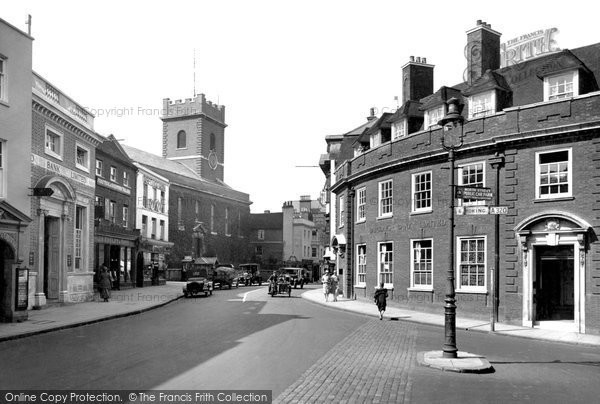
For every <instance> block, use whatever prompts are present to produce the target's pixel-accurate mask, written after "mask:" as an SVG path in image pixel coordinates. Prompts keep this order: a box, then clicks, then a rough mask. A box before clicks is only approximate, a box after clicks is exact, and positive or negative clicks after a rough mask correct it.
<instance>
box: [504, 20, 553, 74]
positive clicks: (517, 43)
mask: <svg viewBox="0 0 600 404" xmlns="http://www.w3.org/2000/svg"><path fill="white" fill-rule="evenodd" d="M557 33H558V28H548V29H540V30H538V31H534V32H531V33H528V34H523V35H520V36H518V37H516V38H513V39H511V40H510V41H507V42H505V43H503V44H500V67H507V66H512V65H515V64H517V63H521V62H525V61H526V60H529V59H534V58H537V57H539V56H542V55H545V54H547V53H551V52H556V51H559V50H560V48H559V47H558V46H557V44H556V40H555V39H554V36H555V35H556V34H557Z"/></svg>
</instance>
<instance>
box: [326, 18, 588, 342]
mask: <svg viewBox="0 0 600 404" xmlns="http://www.w3.org/2000/svg"><path fill="white" fill-rule="evenodd" d="M552 33H553V31H552V30H547V31H546V32H544V33H543V36H541V37H540V38H538V40H537V42H531V43H524V44H521V47H520V48H519V50H518V52H520V53H519V54H516V53H515V52H517V50H515V49H507V48H506V46H505V45H501V44H500V35H501V34H500V33H499V32H497V31H495V30H493V29H492V28H491V26H490V25H489V24H487V23H485V22H481V21H478V22H477V25H476V27H475V28H473V29H471V30H469V31H468V32H467V43H468V47H467V50H468V51H467V52H466V57H467V66H468V67H467V69H466V72H465V77H464V78H463V81H461V82H459V83H458V84H455V85H452V86H442V87H441V88H439V89H437V90H435V89H433V66H432V65H430V64H428V63H427V62H426V59H425V58H420V57H419V58H412V57H411V60H410V61H409V62H408V63H407V64H406V65H405V66H404V67H403V70H402V74H403V79H404V84H405V85H404V86H403V105H402V106H400V107H399V108H398V110H397V111H395V113H393V114H385V115H384V116H382V117H380V118H379V119H370V120H369V121H368V123H367V124H365V125H362V126H360V127H359V128H357V129H356V130H354V131H351V132H348V133H347V134H344V135H339V136H335V137H328V138H327V139H326V140H327V143H328V153H327V155H325V156H323V157H322V158H321V161H322V164H321V167H322V169H323V171H324V173H325V174H326V176H327V178H328V180H329V182H330V187H331V190H332V192H333V193H334V194H335V195H334V196H331V199H330V206H331V210H330V211H331V217H330V221H331V222H333V223H335V225H333V226H332V238H333V239H334V241H336V240H338V239H340V240H343V243H344V244H343V245H341V244H338V245H333V247H336V248H337V249H338V251H339V250H340V249H343V250H344V251H345V254H344V255H343V258H341V256H340V255H339V254H338V258H337V264H338V265H337V267H338V268H337V269H338V271H339V272H340V274H343V275H344V278H343V285H344V291H345V293H347V294H349V295H352V296H355V297H356V298H357V299H370V298H371V296H372V294H373V290H374V287H376V286H377V285H378V284H379V283H380V282H383V283H384V284H385V286H386V287H387V288H388V289H390V292H391V293H390V297H391V299H392V300H393V301H394V302H395V304H398V305H401V306H403V307H407V308H411V309H418V310H423V311H432V312H441V311H442V310H443V304H444V297H445V293H446V291H445V285H446V277H447V271H448V268H449V267H450V268H451V270H452V271H453V272H454V278H455V289H456V301H457V306H458V308H459V310H460V312H461V313H464V315H468V316H471V317H478V318H481V319H482V320H485V319H489V318H490V315H495V316H497V318H498V321H501V322H506V323H512V324H518V325H524V326H530V327H540V328H544V327H552V328H560V329H563V330H565V331H575V332H579V333H591V334H600V310H598V309H599V308H600V264H599V261H598V255H599V254H600V243H599V242H598V236H597V235H598V231H600V217H599V216H598V204H599V202H600V201H599V200H598V195H597V194H598V190H599V189H600V177H599V176H598V175H597V173H598V172H600V166H599V164H598V160H599V159H600V157H599V156H600V91H598V89H599V87H598V83H599V82H600V63H599V60H600V57H599V56H600V44H593V45H588V46H584V47H580V48H576V49H570V50H568V49H563V50H559V49H557V48H556V46H555V45H556V44H555V43H554V42H553V40H552ZM528 47H529V48H528ZM456 57H457V60H458V59H459V58H460V57H461V55H457V56H456ZM506 60H509V61H512V62H511V63H509V64H508V66H504V67H501V65H500V63H501V62H502V61H506ZM429 89H431V90H429ZM451 99H456V100H457V102H458V105H459V112H460V116H461V117H462V119H464V123H463V124H460V125H457V126H456V127H440V126H439V125H438V122H439V121H440V120H441V119H442V118H443V117H444V116H446V115H447V114H448V112H449V111H448V105H449V104H448V101H450V100H451ZM452 102H454V101H452ZM457 121H459V120H457ZM442 141H443V142H444V144H446V145H448V144H453V145H455V146H457V149H456V152H455V157H456V162H455V167H456V169H455V170H454V172H452V171H450V170H448V168H450V165H449V163H448V151H446V150H445V149H444V148H443V147H442ZM458 146H460V147H458ZM450 172H452V175H453V176H454V183H455V184H456V185H457V187H456V189H460V190H461V191H462V190H466V191H465V192H470V191H469V190H471V191H472V189H473V188H485V189H489V191H490V192H489V193H488V195H487V196H485V197H484V196H482V195H483V193H485V192H483V190H482V192H483V193H481V194H479V193H477V192H476V193H475V194H477V195H471V196H472V197H471V198H469V197H468V196H464V195H463V196H460V195H458V196H457V195H455V194H454V191H455V190H456V189H455V190H454V191H452V192H451V190H450V187H449V184H450V182H449V173H450ZM486 192H487V191H486ZM455 197H456V198H455ZM490 198H491V199H490ZM452 200H454V202H455V203H454V204H455V205H456V208H455V209H454V212H455V213H456V216H455V217H454V223H455V228H454V240H453V244H454V246H455V250H454V262H449V259H448V257H449V248H450V245H451V244H450V241H449V238H448V230H449V226H450V223H451V222H450V220H449V207H450V206H451V205H452V204H451V203H450V202H451V201H452ZM493 205H496V206H501V207H502V208H500V209H496V210H495V209H490V206H493ZM494 212H496V213H500V214H499V215H498V214H496V215H494V214H490V213H494ZM334 244H335V243H334ZM494 296H496V298H497V302H495V301H494V298H493V297H494ZM495 303H497V304H495ZM494 309H496V310H497V312H496V313H492V310H494Z"/></svg>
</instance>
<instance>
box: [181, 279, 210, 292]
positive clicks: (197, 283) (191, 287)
mask: <svg viewBox="0 0 600 404" xmlns="http://www.w3.org/2000/svg"><path fill="white" fill-rule="evenodd" d="M212 292H213V283H212V282H211V281H209V280H207V279H206V278H205V277H201V276H198V277H190V278H188V280H187V283H186V284H185V286H184V287H183V295H184V296H185V297H191V296H196V295H199V294H201V293H204V296H208V295H212Z"/></svg>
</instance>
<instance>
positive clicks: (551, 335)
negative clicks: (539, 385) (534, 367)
mask: <svg viewBox="0 0 600 404" xmlns="http://www.w3.org/2000/svg"><path fill="white" fill-rule="evenodd" d="M302 297H303V298H304V299H307V300H310V301H312V302H315V303H318V304H322V305H324V306H327V307H331V308H337V309H340V310H346V311H351V312H355V313H361V314H365V315H370V316H375V317H379V312H378V311H377V306H376V305H375V304H373V303H370V302H366V301H361V300H351V299H347V298H343V297H338V301H337V302H333V301H332V299H333V297H332V296H331V295H330V296H329V302H325V299H324V297H323V291H322V290H321V289H320V288H319V289H313V290H308V291H306V292H304V293H303V294H302ZM391 319H394V320H401V321H411V322H416V323H422V324H432V325H438V326H444V313H443V307H442V306H440V314H431V313H424V312H420V311H413V310H406V309H401V308H397V307H392V306H390V305H389V304H388V307H387V310H386V311H385V315H384V320H391ZM456 328H457V329H463V330H470V331H482V332H489V331H490V323H489V322H484V321H481V320H474V319H469V318H464V317H459V316H457V317H456ZM495 333H496V334H503V335H510V336H513V337H522V338H532V339H538V340H545V341H552V342H564V343H568V344H582V345H595V346H600V336H598V335H588V334H580V333H577V332H567V331H560V330H546V329H539V328H530V327H521V326H518V325H512V324H503V323H496V326H495Z"/></svg>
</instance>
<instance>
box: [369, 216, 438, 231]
mask: <svg viewBox="0 0 600 404" xmlns="http://www.w3.org/2000/svg"><path fill="white" fill-rule="evenodd" d="M446 226H447V221H446V219H437V220H424V221H420V222H414V223H407V224H388V225H380V226H374V227H372V228H370V229H369V233H371V234H374V233H384V232H401V231H407V230H421V229H436V228H439V227H446Z"/></svg>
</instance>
